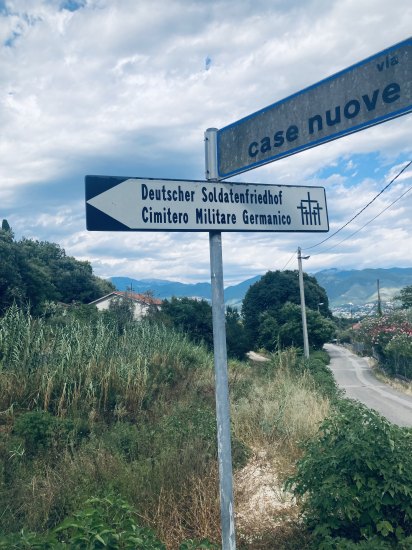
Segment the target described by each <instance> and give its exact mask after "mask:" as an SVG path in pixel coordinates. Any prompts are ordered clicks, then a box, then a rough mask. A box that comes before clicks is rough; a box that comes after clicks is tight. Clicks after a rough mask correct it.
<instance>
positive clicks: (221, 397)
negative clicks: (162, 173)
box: [205, 128, 236, 550]
mask: <svg viewBox="0 0 412 550" xmlns="http://www.w3.org/2000/svg"><path fill="white" fill-rule="evenodd" d="M216 134H217V130H216V129H215V128H209V129H208V130H206V132H205V164H206V179H207V180H208V181H215V182H218V181H219V180H218V176H217V158H216V151H217V148H216ZM209 245H210V275H211V284H212V317H213V347H214V359H215V384H216V390H215V392H216V421H217V452H218V460H219V493H220V523H221V527H222V550H236V533H235V519H234V505H233V472H232V448H231V440H230V403H229V383H228V373H227V349H226V323H225V303H224V287H223V259H222V236H221V233H220V231H211V232H210V233H209Z"/></svg>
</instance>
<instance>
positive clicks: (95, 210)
mask: <svg viewBox="0 0 412 550" xmlns="http://www.w3.org/2000/svg"><path fill="white" fill-rule="evenodd" d="M86 223H87V229H88V230H89V231H279V232H285V231H288V232H291V231H304V232H325V231H328V230H329V221H328V213H327V206H326V196H325V189H324V188H323V187H303V186H302V187H301V186H293V185H290V186H289V185H260V184H253V183H228V182H223V183H222V182H220V183H212V182H208V181H187V180H164V179H159V180H153V179H144V178H120V177H105V176H86Z"/></svg>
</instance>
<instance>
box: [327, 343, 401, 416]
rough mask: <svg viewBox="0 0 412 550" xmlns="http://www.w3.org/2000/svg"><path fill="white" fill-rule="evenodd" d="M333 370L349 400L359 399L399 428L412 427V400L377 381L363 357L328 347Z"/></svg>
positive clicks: (342, 349)
mask: <svg viewBox="0 0 412 550" xmlns="http://www.w3.org/2000/svg"><path fill="white" fill-rule="evenodd" d="M325 349H326V351H327V352H328V354H329V355H330V358H331V362H330V368H331V370H332V372H333V374H334V376H335V379H336V381H337V383H338V385H339V386H340V387H341V388H342V389H343V390H345V393H346V395H347V397H350V398H352V399H358V400H359V401H361V402H362V403H364V404H365V405H367V406H368V407H369V408H371V409H375V410H376V411H378V412H379V413H380V414H382V415H383V416H386V418H387V419H388V420H390V421H391V422H393V423H394V424H398V426H412V397H411V396H409V395H405V394H404V393H401V392H399V391H396V390H394V389H393V388H391V387H390V386H388V385H386V384H383V383H382V382H380V381H379V380H377V379H376V378H375V377H374V375H373V373H372V369H371V368H370V366H369V364H368V361H367V360H366V359H365V358H364V357H358V356H357V355H354V354H353V353H351V352H350V351H349V350H347V349H346V348H344V347H342V346H335V345H334V344H325Z"/></svg>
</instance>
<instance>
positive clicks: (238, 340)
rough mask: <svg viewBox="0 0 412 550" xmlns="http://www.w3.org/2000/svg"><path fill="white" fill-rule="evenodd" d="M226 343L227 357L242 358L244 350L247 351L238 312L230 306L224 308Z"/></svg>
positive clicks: (243, 328) (243, 330) (244, 353)
mask: <svg viewBox="0 0 412 550" xmlns="http://www.w3.org/2000/svg"><path fill="white" fill-rule="evenodd" d="M226 343H227V354H228V355H229V357H235V358H236V359H244V357H245V355H246V352H248V351H249V346H248V342H247V339H246V334H245V327H244V326H243V322H242V319H241V317H240V313H239V312H238V310H237V309H236V308H232V307H230V306H228V307H227V308H226Z"/></svg>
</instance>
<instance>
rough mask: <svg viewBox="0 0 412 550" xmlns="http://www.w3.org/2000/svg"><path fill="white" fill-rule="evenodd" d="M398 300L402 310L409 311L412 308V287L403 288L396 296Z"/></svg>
mask: <svg viewBox="0 0 412 550" xmlns="http://www.w3.org/2000/svg"><path fill="white" fill-rule="evenodd" d="M395 299H396V300H399V301H400V302H401V308H402V309H409V308H411V307H412V285H410V286H405V287H404V288H402V289H401V290H400V292H399V294H397V295H396V296H395Z"/></svg>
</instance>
